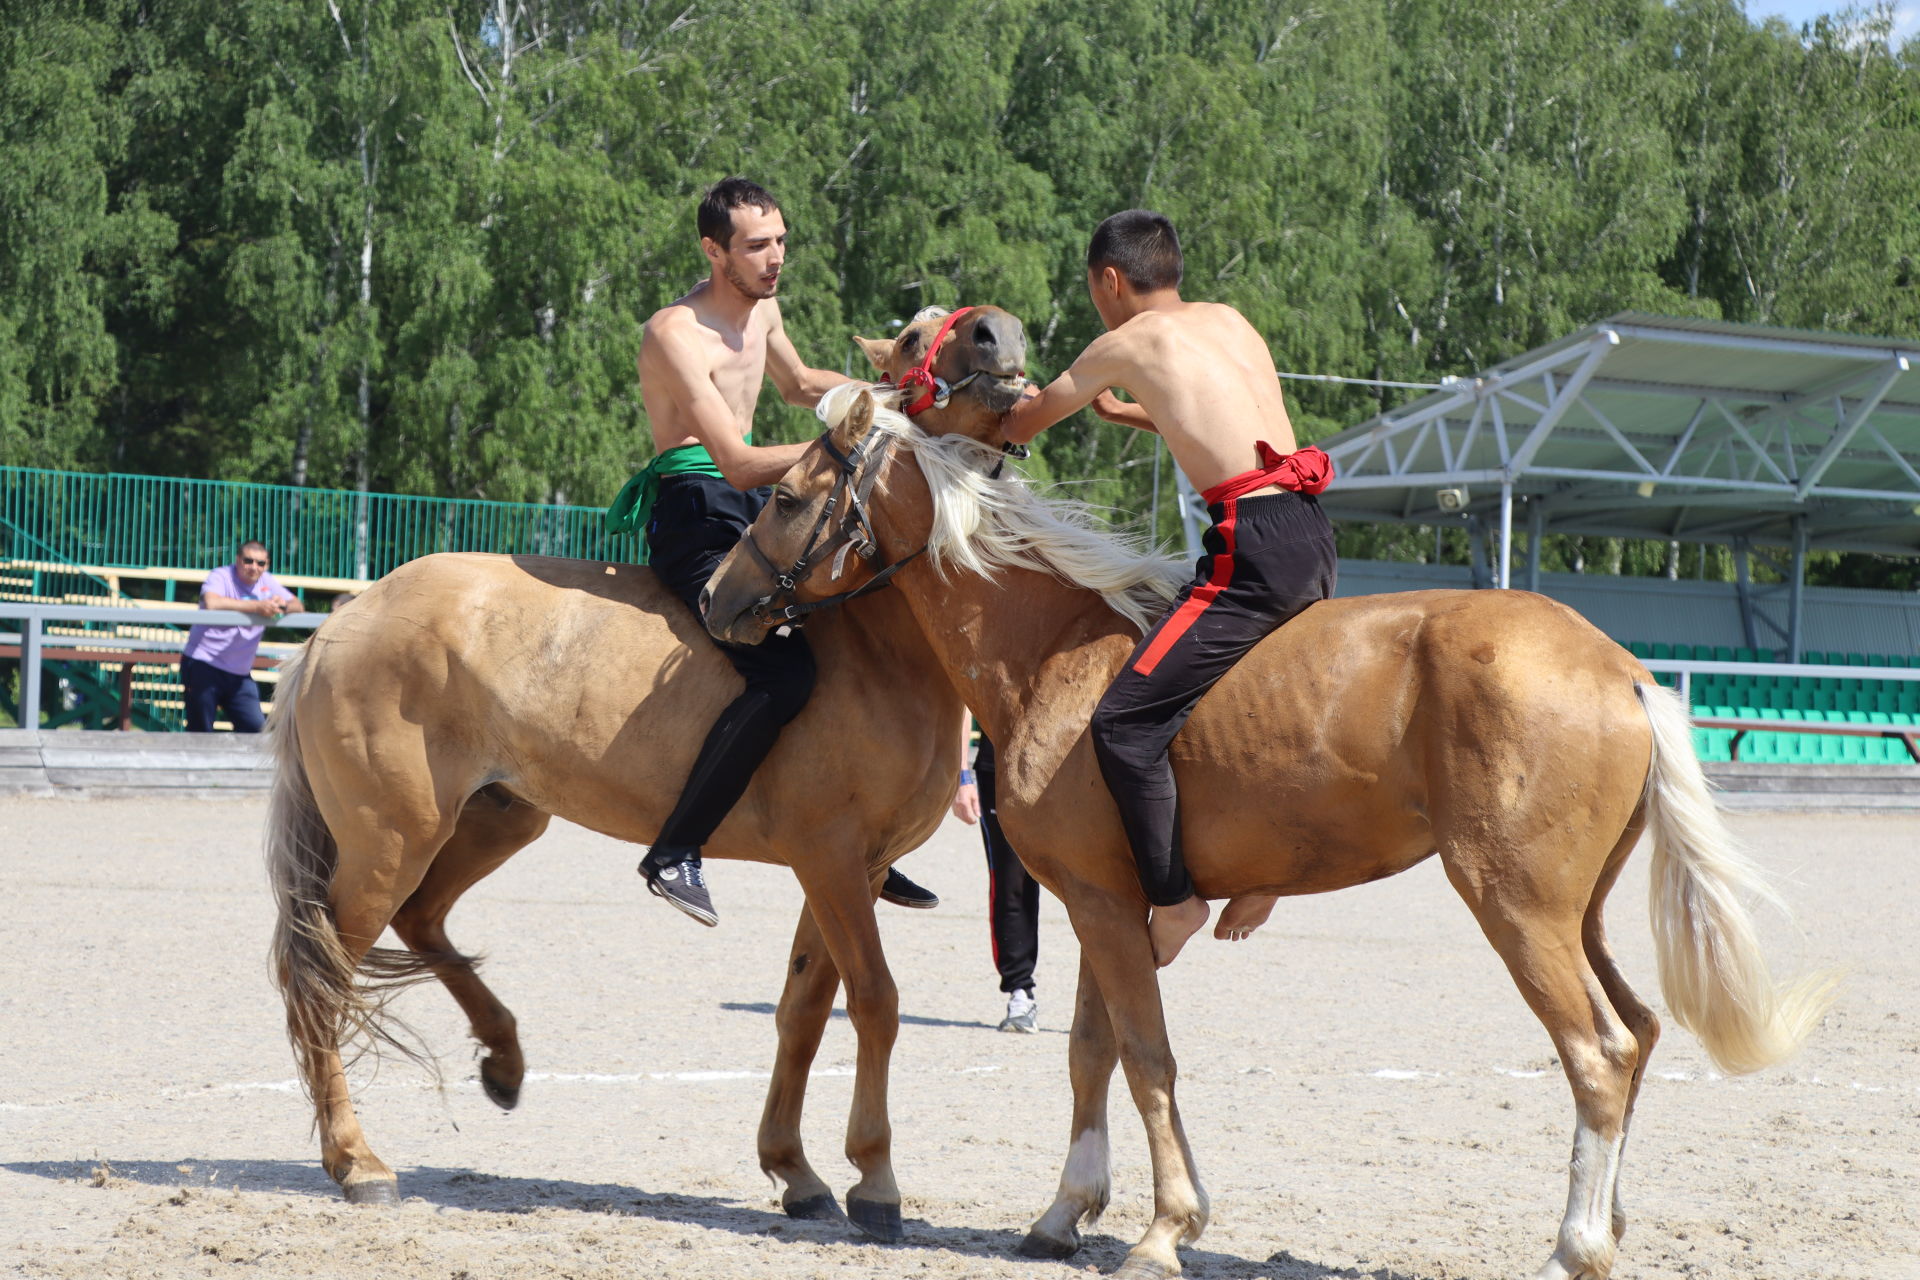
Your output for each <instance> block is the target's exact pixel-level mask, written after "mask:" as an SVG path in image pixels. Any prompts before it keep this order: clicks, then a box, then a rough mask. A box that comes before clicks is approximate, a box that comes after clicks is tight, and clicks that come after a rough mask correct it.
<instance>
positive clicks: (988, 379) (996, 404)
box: [974, 373, 1027, 413]
mask: <svg viewBox="0 0 1920 1280" xmlns="http://www.w3.org/2000/svg"><path fill="white" fill-rule="evenodd" d="M975 386H976V388H977V389H976V390H975V391H974V396H975V398H977V399H978V400H979V401H980V403H981V404H983V405H985V406H986V407H987V408H988V409H990V410H992V411H993V412H995V413H1005V412H1006V411H1007V410H1009V409H1011V408H1013V406H1014V405H1016V404H1019V403H1020V397H1021V396H1022V395H1023V394H1024V393H1025V392H1026V389H1027V375H1026V374H1025V373H983V374H981V375H980V381H979V382H978V383H976V384H975Z"/></svg>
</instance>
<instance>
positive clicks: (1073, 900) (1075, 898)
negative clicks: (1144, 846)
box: [1062, 884, 1208, 1280]
mask: <svg viewBox="0 0 1920 1280" xmlns="http://www.w3.org/2000/svg"><path fill="white" fill-rule="evenodd" d="M1062 887H1063V888H1066V889H1067V890H1068V894H1070V895H1071V896H1067V895H1063V897H1065V899H1066V904H1067V913H1068V915H1069V916H1070V917H1071V918H1072V920H1073V931H1074V933H1075V935H1076V936H1078V937H1079V939H1080V954H1081V956H1082V957H1084V958H1086V959H1087V960H1088V961H1089V962H1090V963H1091V966H1092V970H1093V976H1094V979H1095V981H1096V982H1097V983H1098V984H1099V988H1100V995H1101V997H1102V998H1103V999H1104V1000H1105V1003H1106V1006H1107V1014H1108V1017H1109V1019H1110V1020H1111V1022H1112V1033H1113V1036H1114V1039H1115V1042H1116V1046H1117V1049H1118V1051H1119V1056H1120V1064H1121V1066H1122V1067H1124V1068H1125V1069H1126V1073H1127V1085H1128V1087H1129V1088H1130V1089H1131V1090H1132V1092H1133V1102H1134V1106H1135V1107H1137V1108H1138V1109H1139V1111H1140V1118H1141V1120H1142V1121H1144V1122H1145V1124H1146V1130H1147V1152H1148V1155H1149V1156H1150V1158H1151V1159H1152V1162H1153V1222H1152V1223H1151V1224H1150V1225H1149V1226H1148V1227H1147V1231H1146V1234H1145V1235H1143V1236H1142V1237H1141V1238H1140V1241H1139V1243H1138V1244H1136V1245H1134V1246H1133V1248H1132V1249H1131V1250H1130V1251H1129V1252H1128V1254H1127V1260H1126V1262H1125V1263H1124V1264H1122V1265H1121V1267H1120V1270H1119V1271H1118V1272H1116V1273H1115V1274H1116V1275H1117V1276H1120V1277H1125V1278H1126V1280H1161V1277H1165V1276H1177V1275H1179V1274H1180V1258H1179V1255H1178V1254H1177V1253H1176V1252H1175V1250H1176V1248H1177V1247H1178V1246H1179V1245H1182V1244H1187V1243H1191V1242H1192V1241H1194V1240H1198V1239H1199V1238H1200V1233H1201V1232H1202V1231H1204V1230H1206V1226H1207V1216H1208V1205H1207V1193H1206V1191H1205V1190H1204V1189H1203V1188H1202V1187H1201V1185H1200V1177H1199V1174H1198V1172H1197V1171H1196V1169H1195V1168H1194V1162H1193V1151H1192V1149H1191V1148H1190V1147H1189V1146H1188V1145H1187V1135H1186V1131H1185V1130H1184V1129H1183V1128H1182V1126H1181V1124H1180V1109H1179V1107H1178V1106H1177V1105H1176V1103H1175V1101H1174V1096H1173V1082H1174V1075H1175V1067H1174V1060H1173V1049H1172V1047H1171V1046H1170V1045H1169V1044H1168V1043H1167V1024H1166V1015H1165V1012H1164V1010H1163V1009H1162V1008H1161V1004H1160V981H1159V977H1158V974H1157V972H1156V970H1155V966H1154V956H1153V942H1152V939H1151V938H1150V937H1149V936H1148V933H1147V921H1146V913H1145V911H1144V910H1143V907H1142V904H1141V903H1140V902H1139V900H1137V899H1123V898H1119V897H1114V896H1110V895H1107V894H1103V893H1099V892H1097V891H1091V890H1085V889H1080V890H1079V891H1077V892H1076V891H1075V890H1076V888H1077V886H1074V885H1072V884H1067V885H1063V886H1062ZM1076 1022H1077V1020H1076ZM1090 1056H1091V1055H1090Z"/></svg>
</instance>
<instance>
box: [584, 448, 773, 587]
mask: <svg viewBox="0 0 1920 1280" xmlns="http://www.w3.org/2000/svg"><path fill="white" fill-rule="evenodd" d="M741 443H742V444H752V443H753V434H752V433H751V432H749V433H748V434H747V436H746V438H745V439H744V440H742V441H741ZM683 475H701V476H714V477H716V478H717V479H721V480H724V479H726V476H725V475H723V474H722V473H721V471H720V468H719V467H717V466H715V465H714V461H713V455H712V454H710V453H708V452H707V447H706V446H705V445H703V444H683V445H681V446H680V447H679V448H677V449H669V450H667V451H666V452H665V453H657V454H655V455H654V456H653V459H652V460H651V461H650V462H648V463H647V465H646V466H644V467H642V468H640V472H639V474H638V475H636V476H634V478H633V479H631V480H629V481H627V483H626V485H625V486H624V487H623V488H622V489H621V490H620V496H619V497H617V498H615V499H614V500H613V505H612V506H610V507H608V508H607V532H608V533H637V534H639V535H640V559H639V562H640V563H641V564H645V563H646V562H647V522H648V520H649V519H651V518H652V516H653V502H654V499H655V498H657V497H659V496H660V477H662V476H683Z"/></svg>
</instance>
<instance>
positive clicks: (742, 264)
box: [698, 178, 787, 299]
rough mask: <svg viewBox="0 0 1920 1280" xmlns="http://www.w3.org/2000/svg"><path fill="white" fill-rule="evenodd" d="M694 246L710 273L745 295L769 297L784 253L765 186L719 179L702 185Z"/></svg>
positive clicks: (783, 226) (782, 223)
mask: <svg viewBox="0 0 1920 1280" xmlns="http://www.w3.org/2000/svg"><path fill="white" fill-rule="evenodd" d="M698 223H699V227H700V250H701V252H702V253H704V254H706V255H707V261H708V262H709V263H710V264H712V267H713V272H714V275H715V276H717V277H719V278H721V279H724V280H725V281H726V282H727V283H728V284H730V285H732V286H733V287H734V288H735V289H738V290H739V291H740V292H741V293H742V294H745V295H746V296H747V297H749V298H755V299H758V298H771V297H773V295H774V294H775V293H776V292H777V291H778V290H779V287H780V268H781V267H782V266H783V265H784V264H785V262H786V257H787V223H786V219H785V218H783V217H782V216H781V214H780V205H779V204H778V203H777V202H776V201H775V200H774V198H773V197H772V196H771V195H770V194H768V192H767V190H766V188H764V187H762V186H760V185H759V184H758V183H753V182H749V181H747V180H746V179H745V178H725V179H722V180H721V181H719V182H716V183H714V184H713V185H712V186H711V187H709V188H707V194H706V195H705V196H703V197H701V200H700V211H699V214H698Z"/></svg>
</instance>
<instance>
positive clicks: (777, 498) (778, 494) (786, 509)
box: [773, 489, 800, 516]
mask: <svg viewBox="0 0 1920 1280" xmlns="http://www.w3.org/2000/svg"><path fill="white" fill-rule="evenodd" d="M773 505H774V507H775V508H776V509H777V510H778V511H779V512H780V514H781V515H783V516H790V515H792V514H793V513H794V512H796V511H798V510H799V509H800V499H798V498H796V497H794V496H793V495H792V494H791V493H788V492H787V491H786V490H785V489H777V490H775V491H774V495H773Z"/></svg>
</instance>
